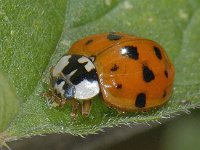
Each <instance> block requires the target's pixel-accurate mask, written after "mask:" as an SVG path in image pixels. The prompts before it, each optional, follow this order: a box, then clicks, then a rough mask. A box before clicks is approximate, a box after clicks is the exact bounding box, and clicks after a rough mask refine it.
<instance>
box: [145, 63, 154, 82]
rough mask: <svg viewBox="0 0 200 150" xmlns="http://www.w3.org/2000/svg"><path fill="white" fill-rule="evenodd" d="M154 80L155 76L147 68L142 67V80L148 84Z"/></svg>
mask: <svg viewBox="0 0 200 150" xmlns="http://www.w3.org/2000/svg"><path fill="white" fill-rule="evenodd" d="M154 79H155V75H154V73H153V71H152V70H151V69H149V67H148V66H145V65H143V80H144V81H145V82H150V81H152V80H154Z"/></svg>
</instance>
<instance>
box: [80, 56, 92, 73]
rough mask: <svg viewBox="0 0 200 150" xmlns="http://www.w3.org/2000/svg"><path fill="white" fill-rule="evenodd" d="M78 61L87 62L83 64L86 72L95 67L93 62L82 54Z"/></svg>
mask: <svg viewBox="0 0 200 150" xmlns="http://www.w3.org/2000/svg"><path fill="white" fill-rule="evenodd" d="M78 62H79V63H85V62H87V64H86V65H85V66H84V67H85V69H86V70H87V72H90V71H91V70H92V69H94V68H95V67H94V65H93V63H92V62H91V61H90V60H89V59H88V58H87V57H84V56H82V57H81V58H79V59H78Z"/></svg>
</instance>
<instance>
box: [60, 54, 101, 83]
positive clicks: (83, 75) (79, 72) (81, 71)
mask: <svg viewBox="0 0 200 150" xmlns="http://www.w3.org/2000/svg"><path fill="white" fill-rule="evenodd" d="M81 57H82V56H81V55H72V57H71V58H69V60H68V61H69V63H68V65H67V66H65V68H64V69H63V70H62V73H63V74H64V75H65V76H67V75H69V74H70V73H71V72H72V71H75V70H76V71H75V73H74V74H73V75H72V76H71V77H70V81H71V83H72V84H73V85H77V84H79V83H80V82H81V81H83V80H87V81H89V82H93V81H97V80H98V78H97V72H96V69H91V70H90V71H89V72H88V71H87V70H86V69H85V65H86V64H87V63H88V62H84V63H79V62H78V59H79V58H81Z"/></svg>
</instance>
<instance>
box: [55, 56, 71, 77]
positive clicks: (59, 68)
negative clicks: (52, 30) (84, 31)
mask: <svg viewBox="0 0 200 150" xmlns="http://www.w3.org/2000/svg"><path fill="white" fill-rule="evenodd" d="M71 57H72V56H71V55H66V56H63V57H62V58H61V59H60V60H59V61H58V63H57V64H56V65H55V66H54V68H53V72H52V74H53V76H54V77H55V76H56V75H57V74H59V73H60V72H61V71H62V70H63V69H64V68H65V66H67V65H68V64H69V58H71Z"/></svg>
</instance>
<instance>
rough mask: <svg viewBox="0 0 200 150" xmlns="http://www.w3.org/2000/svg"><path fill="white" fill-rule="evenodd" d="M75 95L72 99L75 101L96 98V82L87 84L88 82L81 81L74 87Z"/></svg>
mask: <svg viewBox="0 0 200 150" xmlns="http://www.w3.org/2000/svg"><path fill="white" fill-rule="evenodd" d="M75 88H76V93H75V95H74V98H76V99H80V100H81V99H82V100H84V99H90V98H92V97H94V96H96V95H97V94H98V93H99V91H100V89H99V83H98V81H93V82H89V81H88V80H83V81H82V82H80V83H79V84H78V85H76V86H75Z"/></svg>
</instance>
